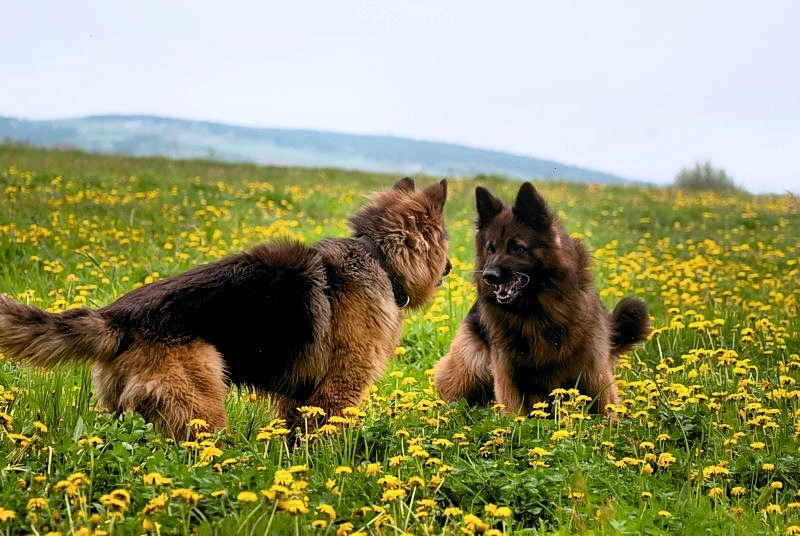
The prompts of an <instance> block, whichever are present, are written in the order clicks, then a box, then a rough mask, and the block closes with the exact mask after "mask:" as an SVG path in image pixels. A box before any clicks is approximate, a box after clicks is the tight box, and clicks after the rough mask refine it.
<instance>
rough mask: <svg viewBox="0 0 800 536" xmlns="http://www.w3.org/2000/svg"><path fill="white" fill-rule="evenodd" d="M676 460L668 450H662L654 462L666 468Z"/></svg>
mask: <svg viewBox="0 0 800 536" xmlns="http://www.w3.org/2000/svg"><path fill="white" fill-rule="evenodd" d="M676 460H677V459H676V458H675V456H673V455H672V454H670V453H669V452H662V453H661V454H659V456H658V461H657V462H656V465H658V466H659V467H661V468H664V469H666V468H667V467H669V466H670V465H672V464H673V463H675V461H676Z"/></svg>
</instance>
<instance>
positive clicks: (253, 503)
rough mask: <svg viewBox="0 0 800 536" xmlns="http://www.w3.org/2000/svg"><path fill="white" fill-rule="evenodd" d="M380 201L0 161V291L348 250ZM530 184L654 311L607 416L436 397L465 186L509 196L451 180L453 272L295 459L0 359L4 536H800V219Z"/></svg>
mask: <svg viewBox="0 0 800 536" xmlns="http://www.w3.org/2000/svg"><path fill="white" fill-rule="evenodd" d="M396 178H398V177H394V176H391V177H390V176H382V175H375V174H363V173H355V172H348V171H342V170H334V169H298V168H277V167H259V166H250V165H234V164H220V163H213V162H204V161H170V160H166V159H158V158H149V159H133V158H125V157H118V156H98V155H87V154H82V153H77V152H66V151H65V152H59V151H44V150H39V149H32V148H23V147H9V146H4V147H0V292H3V293H5V294H7V295H9V296H11V297H13V298H16V299H18V300H20V301H23V302H27V303H30V304H33V305H36V306H38V307H41V308H44V309H47V310H50V311H62V310H65V309H69V308H73V307H97V306H102V305H105V304H107V303H109V302H111V301H112V300H114V299H115V298H116V297H118V296H120V295H121V294H123V293H124V292H126V291H127V290H130V289H132V288H134V287H136V286H138V285H142V284H145V283H148V282H150V281H153V280H156V279H158V278H160V277H164V276H167V275H171V274H174V273H176V272H178V271H181V270H185V269H188V268H190V267H192V266H195V265H197V264H199V263H203V262H208V261H211V260H214V259H218V258H220V257H222V256H224V255H227V254H229V253H233V252H236V251H240V250H243V249H247V248H249V247H251V246H253V245H255V244H257V243H260V242H264V241H274V240H283V239H287V238H288V239H293V240H299V241H302V242H305V243H313V242H315V241H317V240H319V239H320V238H322V237H326V236H346V235H347V234H348V229H347V225H346V219H347V217H348V215H350V214H352V213H353V212H354V211H355V210H356V208H357V207H358V206H359V205H360V203H361V202H362V199H363V195H364V194H365V193H367V192H369V191H371V190H374V189H379V188H384V187H388V186H390V185H391V184H392V183H393V182H394V180H395V179H396ZM416 179H417V183H418V185H427V184H430V183H431V182H433V181H434V180H437V179H438V178H433V177H416ZM534 182H535V184H536V186H537V188H538V189H539V190H540V191H541V192H542V194H543V195H544V196H545V197H546V198H547V199H548V201H549V202H550V204H551V205H552V206H553V207H554V208H555V209H557V210H558V212H559V214H560V215H561V217H562V219H563V221H564V223H565V225H566V227H567V229H568V230H569V231H570V232H571V233H572V234H573V235H574V236H576V237H578V238H580V239H581V240H582V241H583V242H584V243H585V244H586V245H587V246H588V247H589V249H590V250H591V251H592V252H593V256H594V258H595V275H596V284H597V288H598V290H599V292H600V295H601V297H602V298H603V300H604V302H605V303H606V305H607V306H609V307H612V306H613V305H614V304H615V303H616V302H617V301H618V300H619V299H620V298H621V297H623V296H627V295H636V296H638V297H641V298H642V299H644V300H645V301H646V302H647V303H648V305H649V307H650V311H651V315H652V320H653V326H654V332H653V334H652V336H651V337H650V339H649V341H648V342H647V343H646V344H645V345H644V346H643V347H642V348H640V349H638V350H637V351H634V352H631V353H629V354H627V355H625V356H623V357H622V359H621V360H620V363H619V365H618V367H617V383H618V387H619V390H620V394H621V396H622V399H623V400H622V403H621V404H620V405H619V406H618V407H615V408H613V411H614V412H615V413H616V414H617V415H618V419H616V420H613V421H610V420H607V419H605V418H603V417H599V416H596V415H591V414H589V413H588V412H587V408H588V405H587V402H589V401H587V400H586V397H582V396H580V395H579V394H578V393H577V392H576V391H575V390H569V389H568V390H558V391H556V392H554V393H553V400H552V402H551V403H550V404H549V406H548V407H541V408H538V409H537V410H535V411H534V412H533V413H532V414H530V415H526V416H519V417H514V416H508V415H506V414H505V413H504V412H503V411H502V408H499V407H487V408H470V407H467V406H466V405H465V404H464V403H463V402H461V403H456V404H449V405H448V404H445V403H444V402H442V401H441V400H440V399H439V398H438V397H437V395H436V393H435V391H434V389H433V385H432V377H431V369H432V367H433V365H434V363H435V362H436V361H437V360H438V359H439V358H440V357H441V356H443V355H444V354H445V353H446V352H447V349H448V346H449V344H450V341H451V340H452V337H453V335H454V333H455V330H456V329H457V327H458V325H459V324H460V321H461V319H462V318H463V316H464V315H465V314H466V312H467V310H468V309H469V307H470V305H471V303H472V301H473V299H474V296H475V291H474V287H473V284H472V277H473V270H474V264H473V244H472V241H473V237H474V219H475V209H474V194H473V192H474V188H475V186H476V185H477V184H481V185H484V186H487V187H488V188H489V189H490V190H491V191H492V192H493V193H495V194H497V195H499V196H500V197H502V198H504V199H506V200H509V201H510V200H511V199H513V196H514V195H515V194H516V190H517V188H518V186H519V184H518V183H516V182H512V181H506V180H503V179H501V178H497V177H478V178H477V179H453V180H451V181H450V185H449V186H450V188H449V199H448V204H447V205H446V207H445V211H446V218H447V225H448V230H449V232H450V235H451V249H450V256H451V260H452V262H453V266H454V269H453V272H452V273H451V274H450V275H449V276H448V277H447V278H446V279H445V282H444V285H443V286H442V287H440V289H439V290H438V292H437V294H436V297H435V300H434V301H433V303H431V304H430V306H429V307H427V308H426V309H424V310H420V311H415V312H409V313H408V314H407V316H406V320H405V331H404V336H403V339H402V341H401V342H400V344H399V346H398V347H397V350H396V352H395V353H396V355H395V358H394V359H393V361H392V363H391V364H390V367H389V369H388V370H387V371H386V374H385V375H384V377H383V378H382V379H381V380H380V381H379V382H378V383H377V384H376V385H375V386H374V387H373V388H372V389H371V391H370V393H369V394H368V396H367V398H366V399H365V400H364V402H363V404H362V405H361V406H359V407H357V408H351V409H350V410H348V413H347V415H346V416H345V417H344V418H341V419H333V420H332V421H331V422H330V423H329V424H328V425H325V426H323V427H321V428H319V429H317V430H315V431H311V430H307V431H305V432H304V433H302V434H301V436H300V438H299V440H297V441H294V440H292V439H290V438H289V433H290V431H289V430H287V429H286V428H285V427H284V426H283V423H282V422H280V421H276V420H273V419H272V417H271V416H270V412H269V400H268V399H267V398H264V397H261V396H258V395H257V394H256V393H253V392H251V391H250V390H248V389H246V388H234V389H232V390H231V393H230V396H229V397H228V400H227V409H228V414H229V418H230V427H229V429H228V430H226V431H218V432H216V433H214V434H213V435H204V434H200V435H199V437H197V438H196V439H193V440H187V439H186V438H171V437H165V436H164V435H161V434H158V433H156V432H154V431H153V430H151V428H150V427H149V425H147V424H146V423H145V422H144V421H143V420H142V419H141V418H140V417H139V416H137V415H135V414H126V415H122V416H114V415H110V414H108V413H106V412H104V411H103V410H102V408H99V407H97V401H96V398H95V396H94V393H93V388H92V384H91V376H90V372H89V370H88V368H85V367H76V368H58V369H55V370H34V369H28V368H24V367H20V366H19V365H17V364H14V363H11V362H10V361H9V360H8V359H3V358H2V357H0V534H6V535H10V534H37V535H39V534H41V535H44V534H82V535H89V534H95V535H102V534H145V533H146V534H218V535H229V534H250V535H252V534H297V535H299V534H332V535H333V534H335V535H337V536H344V535H355V534H359V535H360V534H380V535H394V534H420V535H426V534H484V535H500V534H668V533H672V534H700V533H707V534H767V533H768V534H800V385H798V381H799V380H800V335H799V334H800V319H799V318H798V306H799V305H800V303H799V302H800V288H799V287H800V286H799V285H798V283H799V282H800V266H799V265H798V255H799V254H800V251H798V250H800V216H798V214H800V200H798V199H797V198H796V197H794V196H792V195H791V194H788V193H787V194H785V195H772V196H752V195H748V194H745V193H737V194H732V195H726V196H722V195H717V194H714V193H701V194H697V193H692V194H687V193H683V192H681V191H677V190H674V189H669V188H649V187H640V186H625V187H621V186H613V187H612V186H606V187H603V186H595V185H585V184H572V183H552V182H539V181H534ZM315 411H316V410H315V408H305V412H306V414H307V415H308V418H309V419H310V418H313V416H314V413H315Z"/></svg>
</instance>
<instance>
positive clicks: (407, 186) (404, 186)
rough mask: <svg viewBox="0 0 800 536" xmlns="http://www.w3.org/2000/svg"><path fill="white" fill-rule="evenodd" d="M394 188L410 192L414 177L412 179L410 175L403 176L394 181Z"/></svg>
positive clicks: (412, 189) (412, 188)
mask: <svg viewBox="0 0 800 536" xmlns="http://www.w3.org/2000/svg"><path fill="white" fill-rule="evenodd" d="M394 189H395V190H400V191H401V192H406V193H409V194H410V193H411V192H413V191H414V179H412V178H411V177H403V178H402V179H400V180H399V181H397V182H396V183H394Z"/></svg>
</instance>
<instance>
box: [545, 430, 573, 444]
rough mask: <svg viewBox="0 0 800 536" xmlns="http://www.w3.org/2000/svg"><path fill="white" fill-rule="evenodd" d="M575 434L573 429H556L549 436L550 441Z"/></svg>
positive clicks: (560, 439)
mask: <svg viewBox="0 0 800 536" xmlns="http://www.w3.org/2000/svg"><path fill="white" fill-rule="evenodd" d="M574 435H575V430H556V431H555V432H553V434H552V435H551V436H550V440H551V441H562V440H564V439H566V438H568V437H572V436H574Z"/></svg>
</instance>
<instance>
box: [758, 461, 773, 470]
mask: <svg viewBox="0 0 800 536" xmlns="http://www.w3.org/2000/svg"><path fill="white" fill-rule="evenodd" d="M761 468H762V469H763V470H764V471H774V470H775V464H774V463H762V464H761Z"/></svg>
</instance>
